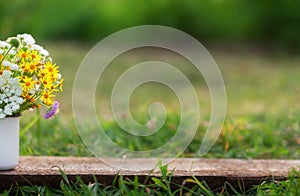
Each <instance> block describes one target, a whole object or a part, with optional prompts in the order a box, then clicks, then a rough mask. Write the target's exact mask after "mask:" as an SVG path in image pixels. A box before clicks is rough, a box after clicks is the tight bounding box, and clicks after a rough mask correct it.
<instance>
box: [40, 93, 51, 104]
mask: <svg viewBox="0 0 300 196" xmlns="http://www.w3.org/2000/svg"><path fill="white" fill-rule="evenodd" d="M53 98H54V95H53V94H51V92H49V91H43V92H42V96H41V100H42V101H43V102H44V104H46V105H52V104H53Z"/></svg>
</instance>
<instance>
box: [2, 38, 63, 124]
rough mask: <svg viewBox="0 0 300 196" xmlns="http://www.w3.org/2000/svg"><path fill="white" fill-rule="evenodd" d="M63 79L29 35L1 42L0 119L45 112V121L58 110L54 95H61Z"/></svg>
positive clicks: (45, 53) (42, 49) (46, 53)
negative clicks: (59, 92)
mask: <svg viewBox="0 0 300 196" xmlns="http://www.w3.org/2000/svg"><path fill="white" fill-rule="evenodd" d="M62 82H63V79H62V77H61V75H60V73H59V70H58V66H57V65H56V64H54V63H52V59H51V57H50V56H49V53H48V51H47V50H45V49H44V48H43V47H41V46H39V45H37V44H35V40H34V38H33V37H32V36H31V35H29V34H21V35H20V34H19V35H17V37H10V38H8V39H7V40H6V41H1V40H0V119H4V118H5V117H12V116H19V115H21V114H22V112H23V111H25V110H29V109H34V108H40V107H41V106H44V107H46V108H48V112H47V113H46V114H45V116H44V117H45V118H46V119H47V118H51V117H53V116H54V115H55V114H56V113H57V111H58V107H59V103H58V102H57V101H55V100H54V99H55V95H54V93H55V92H57V91H62Z"/></svg>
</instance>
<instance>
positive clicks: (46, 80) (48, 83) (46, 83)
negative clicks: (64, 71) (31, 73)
mask: <svg viewBox="0 0 300 196" xmlns="http://www.w3.org/2000/svg"><path fill="white" fill-rule="evenodd" d="M40 81H41V84H42V85H43V86H44V88H46V89H51V87H52V86H53V85H52V79H51V78H50V77H42V78H41V79H40Z"/></svg>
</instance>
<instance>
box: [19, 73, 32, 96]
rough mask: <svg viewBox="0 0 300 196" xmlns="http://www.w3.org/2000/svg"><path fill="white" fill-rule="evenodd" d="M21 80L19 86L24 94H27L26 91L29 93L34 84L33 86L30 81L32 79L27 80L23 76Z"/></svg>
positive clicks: (27, 78)
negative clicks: (20, 85)
mask: <svg viewBox="0 0 300 196" xmlns="http://www.w3.org/2000/svg"><path fill="white" fill-rule="evenodd" d="M21 80H22V82H21V84H22V89H23V91H24V92H28V91H30V90H31V89H33V87H34V84H35V81H34V80H32V78H29V77H27V76H23V77H22V78H21Z"/></svg>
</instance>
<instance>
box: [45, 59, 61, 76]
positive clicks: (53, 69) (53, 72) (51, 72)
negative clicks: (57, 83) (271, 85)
mask: <svg viewBox="0 0 300 196" xmlns="http://www.w3.org/2000/svg"><path fill="white" fill-rule="evenodd" d="M45 73H46V75H48V76H51V77H52V78H54V80H56V79H57V77H58V73H59V71H58V66H56V64H52V63H50V62H47V63H46V64H45Z"/></svg>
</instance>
